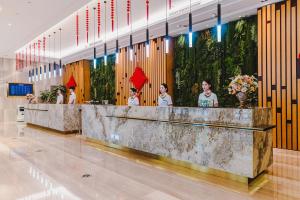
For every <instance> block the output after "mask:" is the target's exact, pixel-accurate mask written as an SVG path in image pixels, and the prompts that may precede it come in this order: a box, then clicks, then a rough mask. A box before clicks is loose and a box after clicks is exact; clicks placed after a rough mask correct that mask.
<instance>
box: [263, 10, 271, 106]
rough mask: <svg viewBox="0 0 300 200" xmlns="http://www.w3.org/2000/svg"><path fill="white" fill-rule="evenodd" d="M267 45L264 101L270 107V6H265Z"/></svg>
mask: <svg viewBox="0 0 300 200" xmlns="http://www.w3.org/2000/svg"><path fill="white" fill-rule="evenodd" d="M266 23H267V24H266V27H267V32H266V35H267V45H266V47H265V48H266V56H267V59H266V76H265V77H266V81H267V83H266V100H267V107H271V101H269V98H270V97H271V96H272V91H271V85H272V78H271V76H272V74H271V24H272V23H271V5H268V6H267V21H266Z"/></svg>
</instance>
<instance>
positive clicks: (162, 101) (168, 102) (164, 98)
mask: <svg viewBox="0 0 300 200" xmlns="http://www.w3.org/2000/svg"><path fill="white" fill-rule="evenodd" d="M159 91H160V95H159V97H158V106H172V105H173V103H172V98H171V96H170V95H169V94H168V93H167V92H168V86H167V84H165V83H162V84H161V85H160V90H159Z"/></svg>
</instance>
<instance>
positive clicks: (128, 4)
mask: <svg viewBox="0 0 300 200" xmlns="http://www.w3.org/2000/svg"><path fill="white" fill-rule="evenodd" d="M130 12H131V0H127V25H128V26H129V24H130Z"/></svg>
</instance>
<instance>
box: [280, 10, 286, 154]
mask: <svg viewBox="0 0 300 200" xmlns="http://www.w3.org/2000/svg"><path fill="white" fill-rule="evenodd" d="M285 14H286V13H285V4H282V5H281V80H282V82H281V85H282V86H284V87H285V88H284V89H281V90H282V104H281V106H282V108H281V109H282V114H281V115H282V128H281V138H282V148H284V149H286V148H287V141H286V138H287V133H286V100H287V98H286V96H287V95H286V34H285V33H286V23H285V20H286V18H285Z"/></svg>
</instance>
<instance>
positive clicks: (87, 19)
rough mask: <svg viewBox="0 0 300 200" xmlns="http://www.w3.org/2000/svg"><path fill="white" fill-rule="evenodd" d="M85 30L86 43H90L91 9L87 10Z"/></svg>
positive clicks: (87, 8)
mask: <svg viewBox="0 0 300 200" xmlns="http://www.w3.org/2000/svg"><path fill="white" fill-rule="evenodd" d="M85 17H86V18H85V23H86V24H85V28H86V43H89V7H88V6H87V7H86V10H85Z"/></svg>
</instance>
